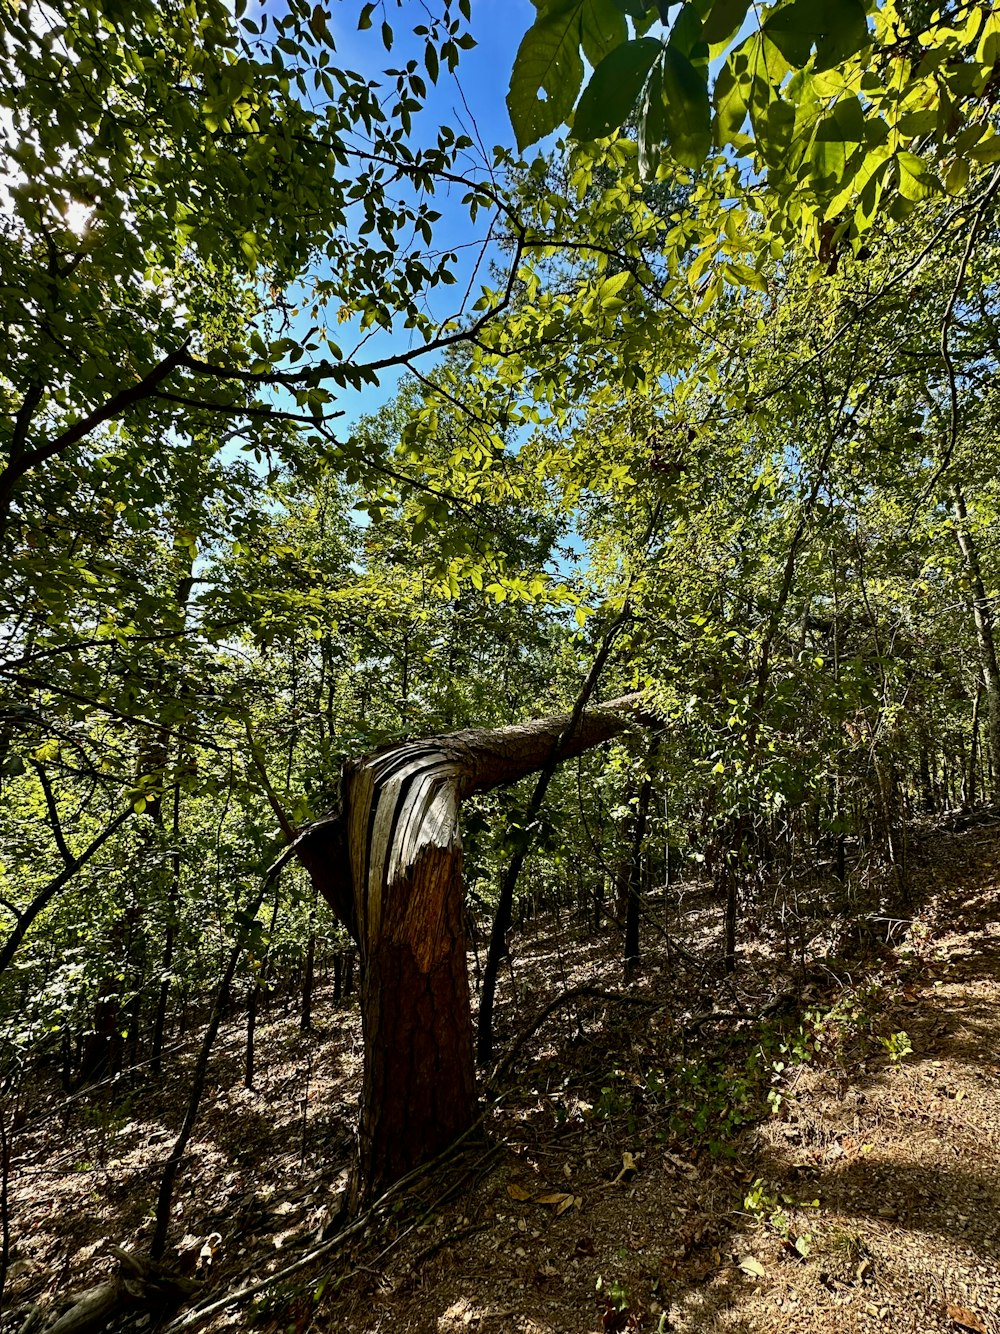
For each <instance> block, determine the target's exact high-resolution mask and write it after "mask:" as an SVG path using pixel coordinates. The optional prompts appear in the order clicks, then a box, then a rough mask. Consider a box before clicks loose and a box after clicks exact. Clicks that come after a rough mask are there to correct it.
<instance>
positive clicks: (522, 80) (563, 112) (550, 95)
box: [507, 0, 584, 151]
mask: <svg viewBox="0 0 1000 1334" xmlns="http://www.w3.org/2000/svg"><path fill="white" fill-rule="evenodd" d="M583 5H584V0H557V3H556V4H555V5H553V6H552V7H551V8H549V9H547V10H545V11H543V12H542V13H540V14H539V15H538V17H537V18H536V19H535V22H534V23H533V24H532V25H531V27H530V28H529V29H528V31H527V32H526V33H525V34H524V37H523V38H522V40H521V45H520V46H519V47H518V51H517V56H516V57H515V60H514V68H513V70H512V71H511V76H510V88H509V89H508V91H507V110H508V113H509V114H510V123H511V125H512V126H513V128H514V135H515V137H516V139H517V146H518V148H519V149H521V150H522V151H523V150H524V149H525V148H527V147H528V145H529V144H534V143H537V142H538V140H539V139H542V138H544V137H545V135H547V134H551V133H552V131H553V130H555V129H556V128H557V127H558V126H560V125H563V124H565V122H566V121H567V120H568V119H569V116H570V113H571V112H572V110H573V104H574V103H575V102H576V97H577V93H578V92H579V91H580V85H581V83H582V82H583V61H582V60H581V59H580V16H581V12H582V10H583Z"/></svg>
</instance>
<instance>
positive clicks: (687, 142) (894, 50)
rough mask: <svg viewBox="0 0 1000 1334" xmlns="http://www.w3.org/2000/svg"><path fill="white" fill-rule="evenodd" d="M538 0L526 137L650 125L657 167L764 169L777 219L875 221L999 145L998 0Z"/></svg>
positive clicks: (952, 185) (579, 135)
mask: <svg viewBox="0 0 1000 1334" xmlns="http://www.w3.org/2000/svg"><path fill="white" fill-rule="evenodd" d="M535 3H536V7H537V10H538V13H537V16H536V18H535V21H534V23H533V24H532V25H531V27H530V28H529V29H528V31H527V33H526V34H525V36H524V39H523V41H522V42H521V46H520V49H519V51H518V54H517V59H516V61H515V65H514V70H513V73H512V76H511V82H510V90H509V93H508V97H507V105H508V109H509V111H510V117H511V122H512V124H513V127H514V131H515V133H516V135H517V140H518V144H519V146H520V148H521V149H522V150H523V149H524V148H526V147H528V146H529V145H530V144H533V143H536V142H537V141H538V140H540V139H542V138H544V137H545V136H546V135H548V134H550V133H552V132H553V131H554V130H556V129H558V128H559V127H560V126H562V125H569V126H570V127H571V134H572V137H573V138H574V139H576V140H578V141H584V142H585V141H589V140H594V139H601V138H604V137H606V136H608V135H611V134H614V133H615V132H616V131H618V130H620V129H622V128H623V127H625V126H627V125H635V126H636V127H637V131H638V141H639V163H640V168H641V170H642V172H643V174H644V175H645V176H647V177H649V176H652V175H654V174H656V173H657V172H660V173H661V174H662V173H663V172H668V171H671V170H673V169H675V168H676V166H677V165H680V166H682V167H687V168H691V169H696V168H698V167H700V166H701V165H702V164H703V163H704V162H705V161H706V160H707V159H709V158H710V157H711V155H712V154H713V153H718V152H723V153H725V154H726V155H727V157H730V158H732V157H735V158H736V159H738V160H741V161H742V162H743V163H745V165H746V167H747V168H748V171H749V177H748V180H749V183H750V184H752V185H755V186H756V185H758V184H760V183H761V182H762V179H763V180H765V181H766V189H764V190H762V191H761V192H760V201H761V207H762V209H763V210H764V211H765V212H766V213H768V214H769V215H770V216H771V217H772V219H778V220H779V221H780V224H781V227H782V228H790V229H792V230H794V229H795V228H798V227H801V226H802V225H803V224H807V225H808V224H811V225H812V226H813V229H814V234H815V232H816V229H817V227H818V228H822V227H823V226H824V225H826V226H828V227H829V226H831V225H833V224H836V223H838V222H840V221H845V222H847V223H848V224H850V225H851V226H852V227H853V229H854V231H855V234H860V233H862V232H864V231H866V230H868V229H869V228H870V227H871V225H872V221H873V219H874V218H875V216H876V215H877V214H878V213H879V211H880V210H882V211H888V212H890V213H891V214H892V216H900V215H901V214H903V213H905V212H906V211H907V210H908V209H909V208H911V207H912V206H913V204H914V203H916V202H917V201H919V200H921V199H924V198H926V197H928V196H930V195H933V194H935V193H944V192H947V193H948V194H955V195H958V194H961V193H962V192H963V191H964V190H965V188H966V185H967V183H968V181H969V177H970V172H971V171H973V169H974V168H975V167H976V166H977V165H982V164H991V163H994V162H997V161H1000V135H998V134H997V131H996V127H995V117H994V116H993V115H992V106H993V100H994V95H995V91H996V87H997V81H998V78H1000V63H998V62H1000V13H998V12H997V10H996V7H995V6H994V5H993V4H991V3H989V2H988V0H959V3H954V4H945V5H942V6H941V8H940V9H936V10H934V11H933V12H931V13H930V14H929V15H926V16H925V15H923V14H922V13H921V10H922V9H925V8H926V7H925V6H919V5H917V4H914V3H908V0H824V2H823V3H817V0H779V2H778V3H776V4H771V5H753V6H751V5H750V4H749V3H748V0H686V3H683V4H680V5H677V4H669V3H662V2H661V3H652V0H535ZM587 66H589V67H590V72H589V74H587V72H586V71H587ZM745 183H747V182H745Z"/></svg>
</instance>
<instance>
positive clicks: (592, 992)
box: [490, 982, 797, 1083]
mask: <svg viewBox="0 0 1000 1334" xmlns="http://www.w3.org/2000/svg"><path fill="white" fill-rule="evenodd" d="M581 997H583V998H585V999H587V1000H602V1001H608V1002H610V1003H612V1004H616V1005H642V1006H645V1007H646V1008H647V1009H651V1010H663V1009H666V1008H667V1002H666V1001H665V1000H661V999H658V998H656V997H653V996H633V995H630V994H629V993H628V992H622V991H605V990H604V989H603V988H602V987H595V986H593V985H592V984H591V983H589V982H584V983H582V984H581V985H580V986H578V987H570V988H569V990H568V991H563V992H560V994H559V995H558V996H556V997H555V999H554V1000H551V1001H549V1003H548V1005H546V1006H544V1007H543V1008H542V1009H541V1010H539V1012H538V1013H537V1014H536V1015H535V1017H534V1019H532V1021H531V1023H530V1024H528V1025H527V1026H526V1027H525V1028H523V1029H522V1030H521V1032H520V1033H519V1034H518V1036H517V1037H516V1038H515V1039H514V1041H513V1043H512V1044H511V1046H510V1048H509V1049H508V1051H507V1054H506V1055H505V1056H504V1058H503V1059H502V1060H501V1061H498V1062H497V1064H496V1065H495V1066H494V1067H493V1070H492V1072H491V1074H490V1082H491V1083H493V1082H495V1081H496V1080H497V1079H499V1078H501V1076H503V1075H505V1074H507V1072H508V1071H509V1070H510V1067H511V1065H512V1064H513V1063H514V1058H515V1057H516V1056H517V1054H518V1053H519V1052H520V1050H521V1048H522V1047H523V1046H524V1045H525V1043H526V1042H528V1041H529V1040H530V1039H531V1038H532V1037H533V1036H534V1035H535V1034H536V1033H537V1032H538V1030H539V1029H540V1028H541V1026H542V1025H543V1024H544V1023H545V1021H546V1019H548V1018H550V1016H551V1015H553V1014H555V1012H556V1010H559V1009H562V1007H563V1006H564V1005H568V1004H569V1003H570V1002H571V1001H575V1000H579V999H580V998H581ZM795 999H797V993H796V992H782V993H781V994H780V995H779V996H776V997H775V998H774V1000H772V1001H771V1002H770V1003H769V1004H768V1005H766V1006H765V1007H764V1009H763V1010H759V1011H758V1012H757V1013H756V1014H753V1013H751V1012H750V1011H748V1010H706V1011H704V1013H702V1014H696V1015H693V1016H692V1017H691V1018H690V1019H688V1020H687V1021H686V1022H685V1023H684V1024H682V1025H681V1026H680V1032H681V1033H682V1034H688V1033H696V1032H697V1031H698V1029H699V1028H701V1027H702V1025H703V1024H708V1023H711V1022H713V1021H715V1020H720V1021H721V1020H726V1021H730V1022H735V1023H740V1022H746V1021H748V1020H749V1021H750V1022H752V1023H759V1022H760V1021H761V1020H762V1019H769V1018H770V1017H771V1015H772V1014H776V1013H777V1012H778V1011H779V1010H780V1009H782V1007H783V1006H784V1005H786V1004H787V1003H788V1002H789V1001H790V1000H795Z"/></svg>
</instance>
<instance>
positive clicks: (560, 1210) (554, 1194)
mask: <svg viewBox="0 0 1000 1334" xmlns="http://www.w3.org/2000/svg"><path fill="white" fill-rule="evenodd" d="M535 1203H536V1204H545V1205H548V1206H549V1208H550V1209H554V1210H555V1212H556V1215H557V1216H558V1215H559V1214H564V1213H565V1212H566V1210H567V1209H572V1207H573V1205H574V1204H575V1203H576V1197H575V1196H573V1195H567V1193H566V1192H565V1191H562V1190H553V1191H549V1192H548V1194H546V1195H539V1196H538V1198H537V1199H536V1200H535Z"/></svg>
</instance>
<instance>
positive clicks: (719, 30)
mask: <svg viewBox="0 0 1000 1334" xmlns="http://www.w3.org/2000/svg"><path fill="white" fill-rule="evenodd" d="M749 8H750V0H715V4H713V5H712V8H711V9H710V10H709V11H708V13H707V14H706V15H705V17H704V18H703V19H702V21H701V34H702V37H703V38H704V39H705V41H706V42H708V43H709V44H710V45H712V46H715V45H716V44H717V43H718V42H728V41H729V40H730V39H731V38H733V37H734V36H735V35H736V34H737V33H738V32H739V30H740V27H741V25H742V23H743V20H744V19H745V18H746V15H747V10H748V9H749Z"/></svg>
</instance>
